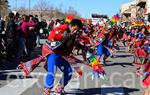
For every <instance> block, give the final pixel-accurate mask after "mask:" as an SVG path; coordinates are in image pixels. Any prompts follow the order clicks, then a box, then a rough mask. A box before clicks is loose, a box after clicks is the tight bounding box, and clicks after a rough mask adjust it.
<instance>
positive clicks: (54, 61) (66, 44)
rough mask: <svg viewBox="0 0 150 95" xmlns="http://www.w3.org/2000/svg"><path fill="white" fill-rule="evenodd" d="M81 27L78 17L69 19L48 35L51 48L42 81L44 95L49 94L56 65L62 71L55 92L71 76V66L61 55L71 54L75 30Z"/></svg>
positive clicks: (64, 84)
mask: <svg viewBox="0 0 150 95" xmlns="http://www.w3.org/2000/svg"><path fill="white" fill-rule="evenodd" d="M81 28H82V23H81V21H80V20H78V19H74V20H72V21H71V24H70V25H69V26H68V25H67V24H64V25H60V26H59V27H57V28H55V29H53V30H52V31H51V33H50V34H49V36H48V41H49V42H48V43H47V44H48V46H49V48H51V49H50V50H49V51H48V52H49V53H48V55H47V70H48V72H47V75H46V79H45V83H44V87H45V89H44V95H50V93H51V89H52V88H53V85H54V80H55V70H56V67H58V68H59V69H60V70H61V71H62V72H63V78H62V79H61V80H60V81H59V83H58V85H57V87H56V89H55V92H56V93H62V92H63V91H64V87H65V86H66V85H67V84H68V82H69V81H70V79H71V77H72V68H71V66H70V64H69V62H68V61H66V60H65V59H64V58H63V57H67V56H69V55H70V54H71V52H72V50H73V47H74V45H75V39H76V35H77V31H79V30H80V29H81Z"/></svg>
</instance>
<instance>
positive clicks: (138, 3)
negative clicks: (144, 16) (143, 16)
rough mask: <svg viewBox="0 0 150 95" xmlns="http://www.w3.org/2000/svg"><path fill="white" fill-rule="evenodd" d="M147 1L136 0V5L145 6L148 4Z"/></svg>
mask: <svg viewBox="0 0 150 95" xmlns="http://www.w3.org/2000/svg"><path fill="white" fill-rule="evenodd" d="M146 1H147V0H136V5H137V6H140V7H142V8H144V7H145V5H146Z"/></svg>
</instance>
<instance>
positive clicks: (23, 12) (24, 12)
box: [17, 6, 28, 14]
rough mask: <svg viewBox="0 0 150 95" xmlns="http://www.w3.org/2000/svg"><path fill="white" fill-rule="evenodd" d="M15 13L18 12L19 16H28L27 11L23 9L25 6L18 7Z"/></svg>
mask: <svg viewBox="0 0 150 95" xmlns="http://www.w3.org/2000/svg"><path fill="white" fill-rule="evenodd" d="M17 11H18V12H19V13H20V14H28V9H27V8H25V6H22V7H19V8H18V9H17Z"/></svg>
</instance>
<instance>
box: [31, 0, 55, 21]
mask: <svg viewBox="0 0 150 95" xmlns="http://www.w3.org/2000/svg"><path fill="white" fill-rule="evenodd" d="M51 8H52V7H51V6H50V5H49V3H47V2H45V1H40V2H37V3H36V4H35V5H34V7H33V10H36V11H38V12H39V14H40V17H41V19H42V18H43V16H46V15H49V12H50V10H51Z"/></svg>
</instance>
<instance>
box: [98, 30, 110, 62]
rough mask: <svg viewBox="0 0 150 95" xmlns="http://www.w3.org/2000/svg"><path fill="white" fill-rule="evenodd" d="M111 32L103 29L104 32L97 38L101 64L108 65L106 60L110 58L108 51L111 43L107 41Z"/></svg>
mask: <svg viewBox="0 0 150 95" xmlns="http://www.w3.org/2000/svg"><path fill="white" fill-rule="evenodd" d="M108 33H109V31H108V30H106V29H102V31H101V32H100V33H99V34H98V36H97V38H96V39H97V55H98V56H99V58H98V59H99V61H100V63H101V64H106V63H105V61H106V59H107V58H108V57H109V56H110V52H109V50H108V49H107V46H108V44H109V41H108V39H107V36H108Z"/></svg>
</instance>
